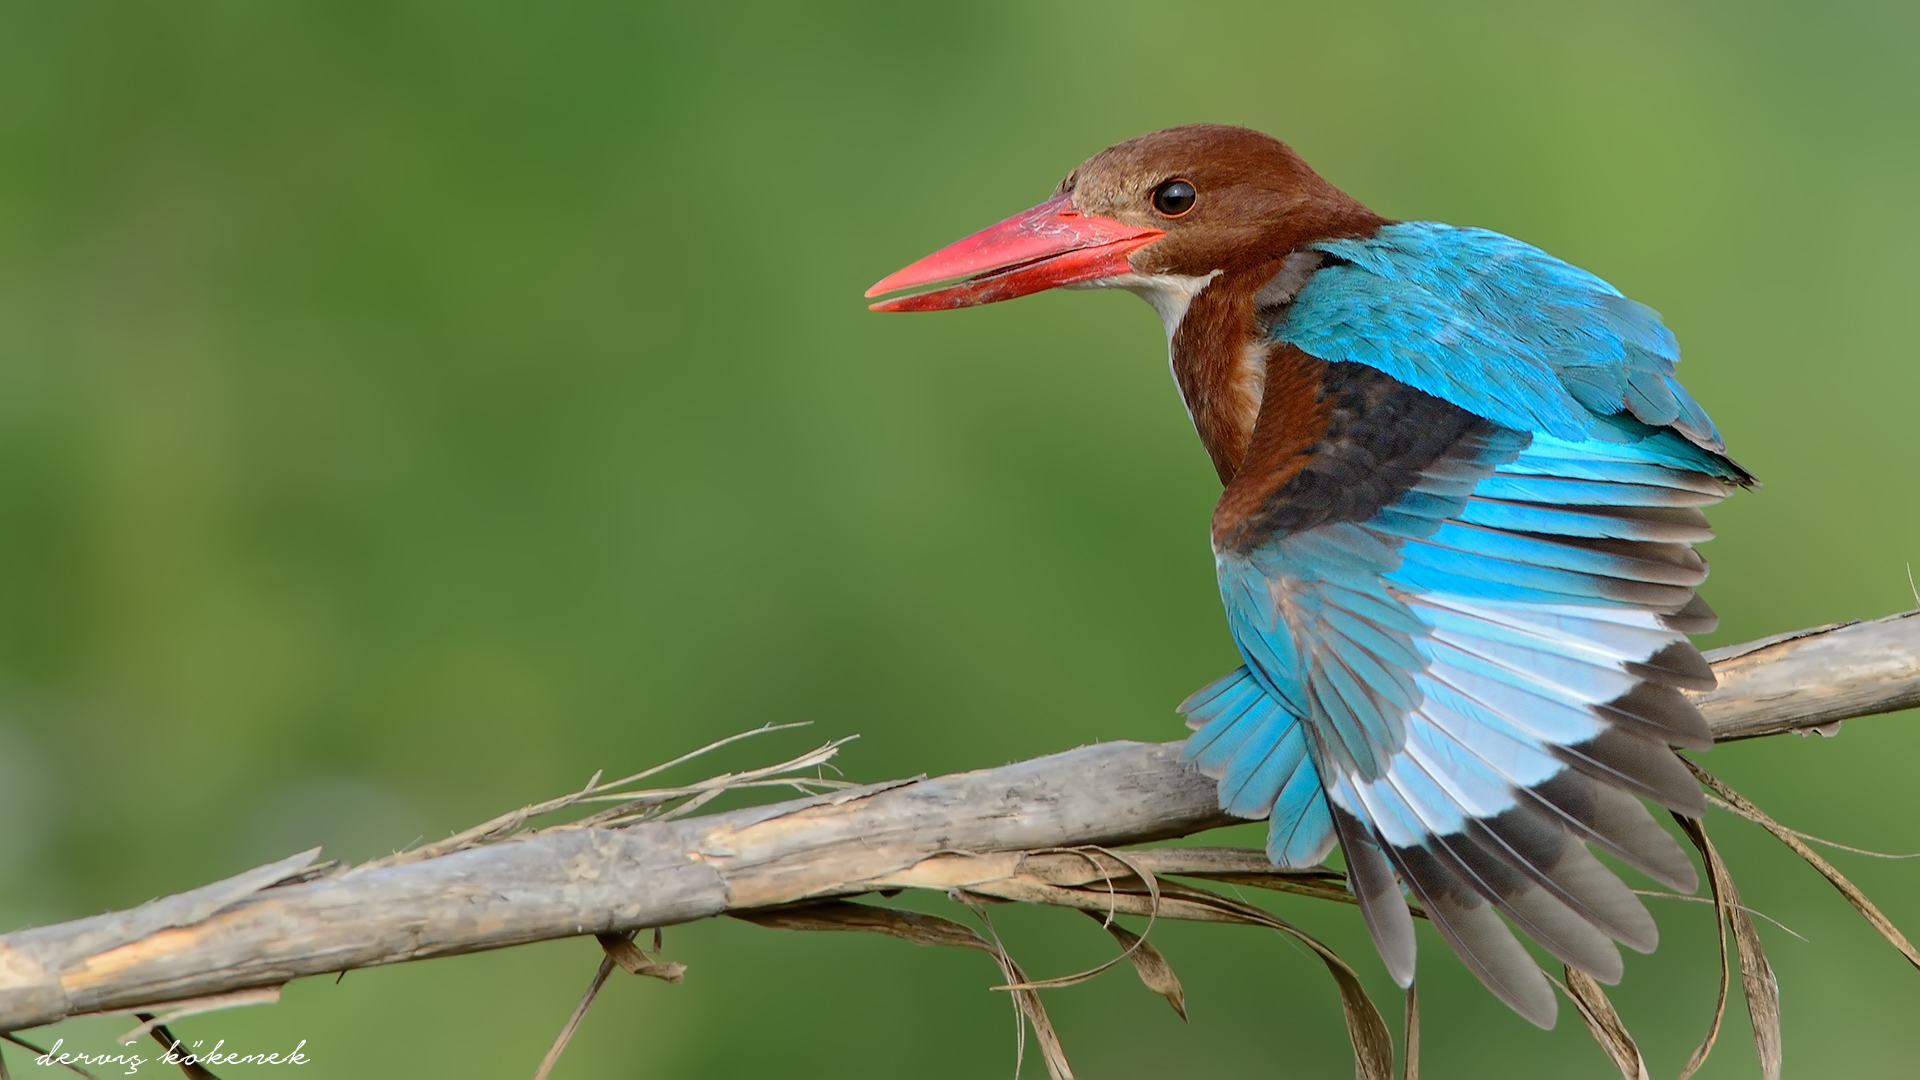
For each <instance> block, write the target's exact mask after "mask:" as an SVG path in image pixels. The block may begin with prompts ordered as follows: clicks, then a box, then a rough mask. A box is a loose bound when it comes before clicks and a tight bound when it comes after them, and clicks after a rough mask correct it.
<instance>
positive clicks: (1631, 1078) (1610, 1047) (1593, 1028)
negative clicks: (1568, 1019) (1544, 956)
mask: <svg viewBox="0 0 1920 1080" xmlns="http://www.w3.org/2000/svg"><path fill="white" fill-rule="evenodd" d="M1565 971H1566V973H1567V981H1566V982H1564V983H1563V982H1561V981H1560V980H1559V979H1555V978H1553V976H1551V975H1549V976H1547V978H1548V979H1549V980H1551V981H1552V982H1553V985H1555V986H1557V987H1559V988H1560V992H1561V993H1563V994H1565V995H1567V1000H1568V1001H1571V1002H1573V1007H1574V1009H1575V1011H1577V1012H1578V1013H1579V1014H1580V1022H1581V1023H1583V1024H1585V1025H1586V1026H1587V1033H1588V1034H1590V1035H1592V1036H1593V1041H1594V1042H1597V1043H1599V1044H1600V1049H1601V1050H1603V1051H1605V1052H1606V1055H1607V1057H1608V1059H1609V1060H1611V1061H1612V1062H1613V1065H1614V1068H1616V1069H1619V1070H1620V1075H1621V1076H1622V1077H1624V1078H1625V1080H1652V1077H1651V1074H1649V1073H1648V1072H1647V1062H1646V1059H1645V1058H1643V1057H1641V1056H1640V1046H1639V1044H1637V1043H1635V1042H1634V1041H1633V1035H1632V1034H1631V1033H1630V1032H1628V1031H1627V1025H1626V1022H1625V1021H1623V1020H1621V1019H1620V1013H1619V1011H1618V1010H1616V1009H1615V1008H1614V1007H1613V1001H1612V999H1610V998H1608V997H1607V992H1606V991H1605V990H1604V989H1602V988H1601V986H1600V984H1599V983H1598V982H1596V981H1594V978H1593V976H1591V975H1588V974H1587V973H1586V972H1584V971H1581V970H1580V969H1579V968H1577V967H1572V966H1568V967H1566V968H1565Z"/></svg>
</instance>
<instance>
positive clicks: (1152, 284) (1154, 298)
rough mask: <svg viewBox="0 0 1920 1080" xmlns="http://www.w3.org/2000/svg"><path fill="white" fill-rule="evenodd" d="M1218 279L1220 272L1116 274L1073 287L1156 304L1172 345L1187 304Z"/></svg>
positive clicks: (1155, 309)
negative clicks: (1117, 293)
mask: <svg viewBox="0 0 1920 1080" xmlns="http://www.w3.org/2000/svg"><path fill="white" fill-rule="evenodd" d="M1219 276H1220V271H1218V270H1215V271H1214V272H1212V273H1211V274H1138V273H1128V274H1114V275H1112V276H1111V277H1103V278H1094V279H1093V280H1092V281H1088V282H1085V283H1083V284H1080V285H1075V286H1070V288H1081V289H1125V290H1127V291H1128V292H1130V293H1132V294H1133V295H1135V296H1138V297H1139V298H1140V299H1142V300H1145V301H1146V302H1147V303H1149V304H1151V305H1153V310H1154V311H1155V312H1156V313H1158V314H1159V316H1160V322H1161V324H1162V325H1164V326H1165V327H1166V328H1167V344H1168V345H1172V344H1173V335H1174V332H1175V331H1177V330H1179V329H1180V320H1181V319H1184V318H1186V317H1187V307H1188V305H1190V304H1192V303H1193V298H1194V297H1196V296H1198V295H1200V290H1201V289H1204V288H1206V287H1207V286H1208V285H1210V284H1212V282H1213V279H1214V278H1217V277H1219Z"/></svg>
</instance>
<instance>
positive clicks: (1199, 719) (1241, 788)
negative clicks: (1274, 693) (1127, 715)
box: [1180, 667, 1334, 869]
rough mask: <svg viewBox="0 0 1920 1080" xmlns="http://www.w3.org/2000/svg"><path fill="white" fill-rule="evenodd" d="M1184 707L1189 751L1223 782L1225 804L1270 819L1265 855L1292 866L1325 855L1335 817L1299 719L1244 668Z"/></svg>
mask: <svg viewBox="0 0 1920 1080" xmlns="http://www.w3.org/2000/svg"><path fill="white" fill-rule="evenodd" d="M1180 710H1181V711H1182V712H1184V713H1186V714H1187V726H1189V727H1191V728H1193V729H1194V734H1193V736H1192V737H1191V738H1189V739H1188V740H1187V747H1186V750H1185V752H1184V756H1185V758H1186V759H1187V760H1189V761H1192V762H1193V763H1194V764H1195V765H1197V766H1198V767H1199V769H1200V771H1201V772H1203V773H1205V774H1207V775H1208V776H1211V777H1213V778H1214V779H1216V780H1218V781H1220V808H1221V809H1222V810H1225V811H1226V812H1227V813H1229V814H1234V815H1237V816H1239V817H1245V818H1261V817H1265V818H1267V819H1268V821H1269V822H1270V824H1269V827H1268V831H1267V857H1268V858H1269V859H1271V860H1273V862H1274V864H1275V865H1277V866H1282V867H1287V868H1290V869H1300V868H1305V867H1308V866H1315V865H1318V864H1319V863H1320V862H1321V861H1323V860H1324V859H1326V857H1327V854H1328V853H1329V852H1331V851H1332V850H1333V844H1334V829H1333V818H1332V816H1331V815H1330V814H1329V812H1328V810H1327V797H1326V792H1325V791H1324V790H1323V788H1322V785H1321V782H1320V773H1319V770H1318V769H1316V768H1315V767H1314V763H1313V759H1312V758H1311V757H1310V756H1309V755H1308V753H1307V732H1306V728H1305V727H1304V726H1303V725H1302V724H1301V723H1300V721H1299V720H1298V718H1296V717H1294V716H1293V715H1292V714H1291V713H1289V712H1287V711H1286V709H1285V707H1284V706H1282V705H1281V704H1280V703H1279V702H1277V701H1275V700H1274V699H1273V698H1272V697H1270V696H1268V695H1267V693H1266V691H1265V690H1264V689H1263V688H1262V687H1261V685H1260V683H1259V680H1257V679H1255V678H1254V676H1253V675H1252V673H1250V672H1249V671H1248V670H1247V669H1246V668H1245V667H1241V668H1237V669H1235V670H1234V671H1232V672H1230V673H1229V674H1227V675H1226V676H1225V677H1223V678H1220V679H1216V680H1214V681H1213V682H1211V683H1209V684H1207V685H1206V686H1205V687H1203V688H1202V689H1200V690H1199V691H1198V692H1197V693H1195V694H1194V695H1193V696H1192V697H1189V698H1188V699H1187V700H1186V701H1184V702H1181V704H1180Z"/></svg>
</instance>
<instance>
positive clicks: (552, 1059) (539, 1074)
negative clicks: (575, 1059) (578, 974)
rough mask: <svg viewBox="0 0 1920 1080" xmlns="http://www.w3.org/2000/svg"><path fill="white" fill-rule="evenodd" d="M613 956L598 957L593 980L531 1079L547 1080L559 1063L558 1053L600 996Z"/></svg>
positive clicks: (611, 972) (562, 1049)
mask: <svg viewBox="0 0 1920 1080" xmlns="http://www.w3.org/2000/svg"><path fill="white" fill-rule="evenodd" d="M613 968H614V963H613V957H611V956H603V957H601V958H600V966H599V967H598V968H596V969H595V970H594V973H593V981H592V982H590V983H588V984H587V992H586V993H584V994H582V995H580V1004H578V1005H575V1006H574V1007H573V1015H571V1016H569V1017H567V1022H566V1024H565V1025H564V1026H562V1027H561V1028H560V1034H559V1036H558V1037H557V1038H555V1039H554V1040H553V1046H552V1047H551V1048H550V1049H548V1051H547V1056H546V1057H543V1058H541V1059H540V1067H539V1068H538V1069H535V1070H534V1072H533V1080H547V1074H548V1073H551V1072H552V1071H553V1067H554V1066H555V1065H557V1064H559V1063H560V1055H561V1054H563V1053H565V1052H566V1049H567V1044H568V1043H570V1042H572V1041H573V1033H574V1032H575V1031H578V1030H579V1029H580V1021H582V1020H585V1019H586V1018H587V1010H588V1009H590V1008H592V1007H593V1002H594V999H595V998H598V997H599V996H600V988H601V987H603V986H605V985H607V976H609V975H611V974H613Z"/></svg>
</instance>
